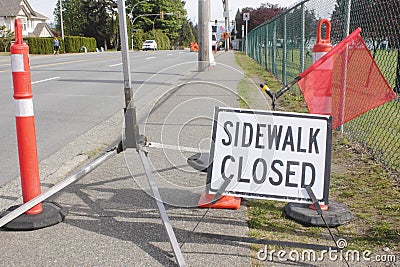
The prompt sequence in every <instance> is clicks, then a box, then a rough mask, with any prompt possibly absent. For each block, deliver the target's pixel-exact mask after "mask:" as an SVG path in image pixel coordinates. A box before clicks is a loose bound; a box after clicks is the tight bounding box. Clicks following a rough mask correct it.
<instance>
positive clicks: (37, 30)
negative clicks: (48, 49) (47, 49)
mask: <svg viewBox="0 0 400 267" xmlns="http://www.w3.org/2000/svg"><path fill="white" fill-rule="evenodd" d="M43 29H46V31H47V32H48V33H49V35H50V36H54V34H53V32H52V31H51V29H50V27H49V25H47V24H46V23H38V24H37V25H36V28H35V30H34V31H33V32H32V33H30V34H29V36H35V37H40V34H41V33H42V31H43Z"/></svg>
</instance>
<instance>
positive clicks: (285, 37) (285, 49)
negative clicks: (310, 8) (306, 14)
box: [282, 14, 287, 84]
mask: <svg viewBox="0 0 400 267" xmlns="http://www.w3.org/2000/svg"><path fill="white" fill-rule="evenodd" d="M286 16H287V14H285V15H284V16H283V49H282V82H283V84H286V83H287V79H286V59H287V32H286V30H287V29H286V28H287V24H286Z"/></svg>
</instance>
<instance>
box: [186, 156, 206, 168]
mask: <svg viewBox="0 0 400 267" xmlns="http://www.w3.org/2000/svg"><path fill="white" fill-rule="evenodd" d="M209 158H210V153H197V154H194V155H193V156H191V157H189V158H188V159H187V163H188V164H189V165H190V166H191V167H193V168H194V169H196V170H198V171H201V172H207V169H208V166H209V163H208V162H209Z"/></svg>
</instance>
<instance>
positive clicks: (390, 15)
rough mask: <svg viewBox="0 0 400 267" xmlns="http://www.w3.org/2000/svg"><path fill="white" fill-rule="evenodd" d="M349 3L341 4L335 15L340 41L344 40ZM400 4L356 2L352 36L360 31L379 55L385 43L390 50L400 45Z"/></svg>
mask: <svg viewBox="0 0 400 267" xmlns="http://www.w3.org/2000/svg"><path fill="white" fill-rule="evenodd" d="M347 2H348V1H347V0H338V1H337V4H336V8H335V10H334V12H333V14H332V19H331V23H332V36H334V37H336V38H337V39H338V40H339V41H340V40H342V39H343V38H344V37H345V36H344V34H345V33H344V30H343V29H345V25H344V23H345V15H346V7H347ZM399 10H400V1H399V0H352V2H351V10H350V17H351V20H350V32H352V31H353V30H355V29H356V28H358V27H360V28H361V29H362V35H363V37H364V39H365V40H366V42H367V44H369V45H370V46H372V49H373V50H374V51H375V52H376V50H377V49H378V46H379V45H380V44H381V43H382V41H384V40H386V41H388V45H389V47H392V48H398V47H399V45H400V34H399V33H400V24H399V21H400V14H399Z"/></svg>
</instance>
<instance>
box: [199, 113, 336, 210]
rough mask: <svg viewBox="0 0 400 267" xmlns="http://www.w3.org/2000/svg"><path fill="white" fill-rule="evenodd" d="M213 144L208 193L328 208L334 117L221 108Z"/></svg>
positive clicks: (215, 126)
mask: <svg viewBox="0 0 400 267" xmlns="http://www.w3.org/2000/svg"><path fill="white" fill-rule="evenodd" d="M212 141H213V142H212V147H211V151H210V167H209V168H208V172H207V192H208V193H210V194H215V193H216V192H218V191H219V189H220V188H221V186H222V185H223V183H224V181H230V182H229V184H228V186H227V187H226V189H225V190H224V192H223V195H230V196H238V197H247V198H262V199H274V200H281V201H287V202H299V203H311V199H310V197H309V196H308V194H307V192H306V189H305V187H306V186H308V185H309V186H311V189H312V190H313V192H314V194H315V196H316V197H317V199H318V200H319V201H320V202H321V203H324V204H327V202H328V193H329V178H330V162H331V142H332V134H331V117H330V116H325V115H315V114H304V113H289V112H272V111H257V110H247V109H234V108H218V107H217V108H216V109H215V114H214V125H213V133H212Z"/></svg>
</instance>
